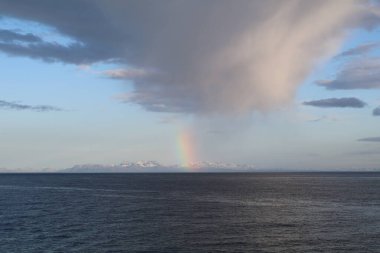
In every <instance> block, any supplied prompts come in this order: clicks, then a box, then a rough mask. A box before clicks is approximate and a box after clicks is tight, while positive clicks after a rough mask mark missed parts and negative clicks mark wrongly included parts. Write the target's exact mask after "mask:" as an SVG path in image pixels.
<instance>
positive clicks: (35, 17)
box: [0, 0, 379, 114]
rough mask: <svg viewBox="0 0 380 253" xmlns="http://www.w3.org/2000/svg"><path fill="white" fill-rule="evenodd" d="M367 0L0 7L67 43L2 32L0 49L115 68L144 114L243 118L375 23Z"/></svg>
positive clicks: (0, 0) (287, 96)
mask: <svg viewBox="0 0 380 253" xmlns="http://www.w3.org/2000/svg"><path fill="white" fill-rule="evenodd" d="M370 5H376V3H374V2H373V1H370V2H367V1H350V0H341V1H340V0H335V1H325V0H314V1H313V0H310V1H304V0H289V1H277V0H273V1H271V0H266V1H261V0H260V1H253V0H235V1H229V0H192V1H181V0H172V1H169V0H162V1H156V0H151V1H149V0H136V1H126V0H107V1H101V0H88V1H86V0H66V1H51V0H18V1H14V0H0V14H1V15H3V16H6V17H13V18H18V19H23V20H28V21H34V22H38V23H41V24H44V25H48V26H50V27H53V28H54V29H56V30H57V31H58V32H59V33H61V34H63V35H65V36H68V37H70V38H72V41H71V43H69V44H68V45H61V44H57V43H52V42H48V41H44V40H43V38H39V37H37V36H36V35H34V34H29V33H24V34H22V33H20V32H17V31H7V30H2V31H1V32H0V50H1V51H3V52H5V53H7V54H9V55H19V56H27V57H31V58H36V59H42V60H44V61H48V62H54V61H57V62H64V63H71V64H92V63H95V62H115V63H118V64H120V66H121V69H119V70H113V71H110V72H108V73H110V77H111V78H118V79H120V78H121V79H122V78H125V79H128V80H129V81H132V83H133V85H134V92H132V93H130V94H128V96H126V102H131V103H136V104H139V105H141V106H142V107H143V108H145V109H147V110H151V111H165V112H184V113H200V114H204V113H222V114H228V113H245V112H251V111H255V110H261V111H265V110H269V109H272V108H275V107H278V106H281V105H284V104H286V103H289V102H290V101H291V100H292V98H293V96H294V94H295V91H296V89H297V87H298V86H299V85H300V84H301V83H302V82H303V80H304V79H305V78H306V77H307V76H308V75H309V74H310V73H311V71H312V70H313V68H314V67H315V66H316V64H317V63H318V62H319V61H320V60H321V59H326V58H327V57H330V56H333V55H334V54H336V52H337V50H338V49H339V46H340V45H341V43H342V41H343V40H344V38H345V36H346V35H347V34H348V32H349V31H350V30H351V29H354V28H363V29H372V28H373V27H375V26H377V24H378V23H379V18H378V14H377V13H378V9H377V7H376V6H370Z"/></svg>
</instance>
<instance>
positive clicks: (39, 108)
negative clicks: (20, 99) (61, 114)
mask: <svg viewBox="0 0 380 253" xmlns="http://www.w3.org/2000/svg"><path fill="white" fill-rule="evenodd" d="M0 108H1V109H8V110H18V111H23V110H29V111H36V112H50V111H63V109H61V108H59V107H55V106H51V105H25V104H20V103H16V102H8V101H4V100H0Z"/></svg>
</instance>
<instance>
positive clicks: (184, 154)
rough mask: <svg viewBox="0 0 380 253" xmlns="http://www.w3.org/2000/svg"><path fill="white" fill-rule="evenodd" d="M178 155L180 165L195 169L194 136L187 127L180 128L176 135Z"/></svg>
mask: <svg viewBox="0 0 380 253" xmlns="http://www.w3.org/2000/svg"><path fill="white" fill-rule="evenodd" d="M177 139H178V141H177V142H178V156H179V159H180V164H181V166H182V167H184V168H186V169H189V170H195V169H196V168H195V167H194V163H195V162H196V155H195V145H194V136H193V134H192V132H191V131H190V130H188V129H185V130H182V131H181V132H180V133H179V135H178V138H177Z"/></svg>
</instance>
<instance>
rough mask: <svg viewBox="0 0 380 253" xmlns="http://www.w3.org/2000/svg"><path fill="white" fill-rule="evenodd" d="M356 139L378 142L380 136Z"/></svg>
mask: <svg viewBox="0 0 380 253" xmlns="http://www.w3.org/2000/svg"><path fill="white" fill-rule="evenodd" d="M358 141H368V142H380V137H368V138H363V139H359V140H358Z"/></svg>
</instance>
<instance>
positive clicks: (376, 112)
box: [372, 106, 380, 116]
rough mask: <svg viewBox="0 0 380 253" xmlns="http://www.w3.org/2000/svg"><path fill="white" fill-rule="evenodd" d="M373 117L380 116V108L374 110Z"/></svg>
mask: <svg viewBox="0 0 380 253" xmlns="http://www.w3.org/2000/svg"><path fill="white" fill-rule="evenodd" d="M372 115H373V116H380V106H379V107H377V108H375V109H373V112H372Z"/></svg>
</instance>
